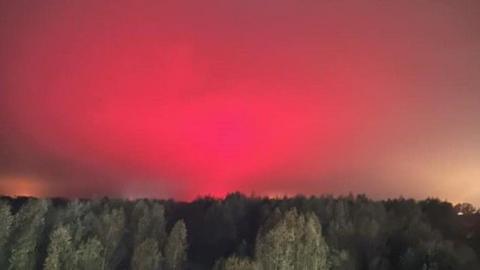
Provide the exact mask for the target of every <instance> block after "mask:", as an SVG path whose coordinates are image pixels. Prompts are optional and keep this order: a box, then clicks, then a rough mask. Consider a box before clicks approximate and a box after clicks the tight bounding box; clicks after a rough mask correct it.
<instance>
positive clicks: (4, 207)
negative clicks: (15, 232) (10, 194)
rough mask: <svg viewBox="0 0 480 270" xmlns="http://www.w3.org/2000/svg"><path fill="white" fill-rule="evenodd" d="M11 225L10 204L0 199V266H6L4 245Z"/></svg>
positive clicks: (10, 230) (8, 236)
mask: <svg viewBox="0 0 480 270" xmlns="http://www.w3.org/2000/svg"><path fill="white" fill-rule="evenodd" d="M12 225H13V215H12V213H11V207H10V204H8V202H6V201H0V268H6V266H5V264H6V262H5V260H6V258H5V256H6V255H7V254H6V245H7V242H8V240H9V238H10V234H11V232H12Z"/></svg>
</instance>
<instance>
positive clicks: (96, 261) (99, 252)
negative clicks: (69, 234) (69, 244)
mask: <svg viewBox="0 0 480 270" xmlns="http://www.w3.org/2000/svg"><path fill="white" fill-rule="evenodd" d="M104 252H105V249H104V248H103V246H102V243H101V242H100V241H99V240H98V239H96V238H90V239H88V240H87V241H86V242H85V243H83V244H81V245H80V247H79V248H78V250H77V251H76V252H75V258H74V265H75V268H73V269H76V270H103V269H105V262H104Z"/></svg>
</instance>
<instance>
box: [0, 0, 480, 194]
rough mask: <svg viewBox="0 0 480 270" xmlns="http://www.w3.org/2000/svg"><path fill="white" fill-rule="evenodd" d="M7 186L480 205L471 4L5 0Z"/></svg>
mask: <svg viewBox="0 0 480 270" xmlns="http://www.w3.org/2000/svg"><path fill="white" fill-rule="evenodd" d="M0 41H1V42H0V124H1V126H0V132H1V133H0V150H1V152H0V192H1V193H6V194H11V195H16V194H17V195H18V194H24V195H25V194H27V195H37V196H70V197H75V196H100V195H109V196H128V197H138V196H153V197H174V198H178V199H191V198H194V197H195V196H197V195H205V194H212V195H217V196H222V195H224V194H225V193H228V192H231V191H236V190H240V191H243V192H246V193H251V192H255V193H257V194H265V195H276V194H296V193H305V194H322V193H334V194H345V193H348V192H353V193H367V194H368V195H370V196H372V197H375V198H385V197H391V196H400V195H403V196H408V197H410V196H413V197H415V198H425V197H428V196H434V197H439V198H441V199H448V200H452V201H454V202H458V201H470V202H473V203H476V204H480V199H479V198H480V184H479V183H480V150H479V149H480V3H479V2H478V1H473V0H472V1H408V3H407V2H406V1H395V2H383V1H362V2H358V1H353V0H352V1H287V0H280V1H244V0H242V1H236V0H235V1H206V2H205V1H100V2H99V1H32V0H30V1H7V0H0Z"/></svg>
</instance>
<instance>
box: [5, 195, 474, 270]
mask: <svg viewBox="0 0 480 270" xmlns="http://www.w3.org/2000/svg"><path fill="white" fill-rule="evenodd" d="M479 257H480V211H478V210H477V209H475V207H473V206H472V205H470V204H467V203H464V204H457V205H453V204H452V203H449V202H445V201H441V200H438V199H426V200H421V201H417V200H413V199H405V198H397V199H389V200H381V201H379V200H372V199H369V198H367V197H366V196H365V195H348V196H340V197H334V196H321V197H317V196H311V197H306V196H296V197H282V198H266V197H258V196H253V195H252V196H245V195H243V194H240V193H232V194H229V195H228V196H226V197H225V198H224V199H216V198H211V197H202V198H198V199H196V200H194V201H192V202H177V201H173V200H153V199H138V200H123V199H113V198H98V199H75V200H73V199H72V200H68V199H62V198H51V199H36V198H29V197H16V198H10V197H1V199H0V269H12V270H13V269H18V270H20V269H21V270H32V269H46V270H54V269H82V270H97V269H98V270H110V269H135V270H137V269H138V270H140V269H141V270H160V269H165V270H180V269H187V270H189V269H191V270H195V269H196V270H204V269H214V270H240V269H244V270H254V269H255V270H317V269H318V270H324V269H331V270H337V269H339V270H340V269H341V270H343V269H345V270H353V269H359V270H389V269H398V270H417V269H418V270H434V269H435V270H440V269H441V270H443V269H445V270H447V269H452V270H463V269H472V270H478V269H480V259H479Z"/></svg>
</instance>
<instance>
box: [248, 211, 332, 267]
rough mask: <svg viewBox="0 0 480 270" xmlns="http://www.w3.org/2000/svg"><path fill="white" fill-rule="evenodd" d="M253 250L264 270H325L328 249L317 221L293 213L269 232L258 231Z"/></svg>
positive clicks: (284, 217) (313, 217) (283, 218)
mask: <svg viewBox="0 0 480 270" xmlns="http://www.w3.org/2000/svg"><path fill="white" fill-rule="evenodd" d="M276 218H277V217H276ZM255 248H256V250H255V255H256V260H257V261H258V263H259V264H260V265H261V266H262V269H264V270H294V269H295V270H323V269H328V267H327V253H328V246H327V244H326V242H325V240H324V239H323V237H322V234H321V226H320V223H319V221H318V219H317V218H316V216H314V215H313V214H309V215H307V217H305V216H304V215H299V214H298V213H297V211H296V209H292V210H289V211H287V212H286V213H284V214H283V216H282V218H281V219H280V220H279V221H278V222H277V223H276V224H275V225H273V227H272V228H271V229H270V230H265V229H261V230H260V233H259V236H258V237H257V241H256V247H255Z"/></svg>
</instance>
